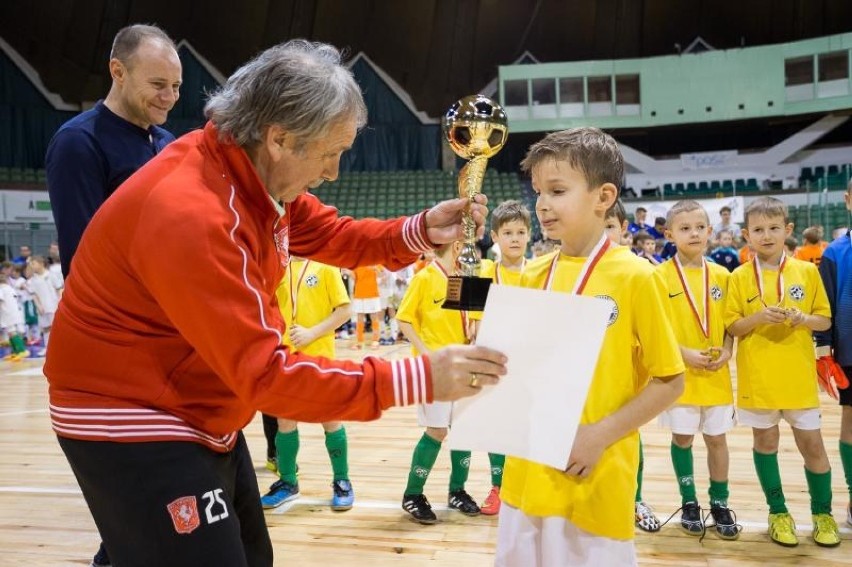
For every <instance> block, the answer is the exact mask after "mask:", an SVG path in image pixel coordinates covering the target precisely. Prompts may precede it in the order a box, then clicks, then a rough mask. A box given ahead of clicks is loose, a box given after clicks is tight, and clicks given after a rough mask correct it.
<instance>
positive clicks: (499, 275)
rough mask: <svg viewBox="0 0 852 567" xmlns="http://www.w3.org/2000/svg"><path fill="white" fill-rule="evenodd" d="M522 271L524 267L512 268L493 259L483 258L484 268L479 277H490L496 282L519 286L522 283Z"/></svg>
mask: <svg viewBox="0 0 852 567" xmlns="http://www.w3.org/2000/svg"><path fill="white" fill-rule="evenodd" d="M522 272H523V269H520V270H518V271H515V270H510V269H508V268H506V267H505V266H503V264H498V263H496V262H492V261H491V260H483V261H482V269H481V270H480V271H479V277H481V278H489V279H490V280H491V281H493V282H494V283H496V284H500V285H513V286H516V287H517V286H519V285H521V273H522Z"/></svg>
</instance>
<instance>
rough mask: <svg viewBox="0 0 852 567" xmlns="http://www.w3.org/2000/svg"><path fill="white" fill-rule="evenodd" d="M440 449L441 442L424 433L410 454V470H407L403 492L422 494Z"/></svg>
mask: <svg viewBox="0 0 852 567" xmlns="http://www.w3.org/2000/svg"><path fill="white" fill-rule="evenodd" d="M440 450H441V442H440V441H438V440H436V439H433V438H432V437H429V436H428V435H427V434H425V433H424V434H423V437H421V438H420V441H418V442H417V447H415V448H414V454H413V455H412V456H411V470H410V471H409V472H408V484H407V485H405V494H423V487H424V486H425V485H426V479H427V478H429V473H430V472H431V471H432V467H433V466H434V465H435V461H436V460H437V459H438V452H439V451H440Z"/></svg>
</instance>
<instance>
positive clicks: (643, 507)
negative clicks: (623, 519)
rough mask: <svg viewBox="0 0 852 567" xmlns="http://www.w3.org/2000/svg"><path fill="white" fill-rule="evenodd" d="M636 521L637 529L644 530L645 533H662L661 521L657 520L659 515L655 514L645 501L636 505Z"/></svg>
mask: <svg viewBox="0 0 852 567" xmlns="http://www.w3.org/2000/svg"><path fill="white" fill-rule="evenodd" d="M635 512H636V514H635V519H634V522H635V524H636V527H637V528H639V529H640V530H642V531H643V532H652V533H653V532H658V531H660V527H661V526H660V520H659V518H657V515H656V514H654V511H653V510H652V509H651V507H650V506H648V505H647V504H645V502H643V501H641V500H640V501H639V502H637V503H636V507H635Z"/></svg>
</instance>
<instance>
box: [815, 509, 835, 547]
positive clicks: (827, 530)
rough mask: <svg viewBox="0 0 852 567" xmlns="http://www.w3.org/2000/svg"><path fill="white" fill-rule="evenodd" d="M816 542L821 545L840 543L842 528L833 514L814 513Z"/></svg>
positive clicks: (833, 545) (827, 545) (831, 545)
mask: <svg viewBox="0 0 852 567" xmlns="http://www.w3.org/2000/svg"><path fill="white" fill-rule="evenodd" d="M813 521H814V533H813V538H814V543H815V544H817V545H819V546H821V547H837V546H838V545H840V529H839V528H838V527H837V522H835V521H834V518H832V517H831V514H814V515H813Z"/></svg>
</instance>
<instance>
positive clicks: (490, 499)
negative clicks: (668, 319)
mask: <svg viewBox="0 0 852 567" xmlns="http://www.w3.org/2000/svg"><path fill="white" fill-rule="evenodd" d="M501 502H502V501H501V500H500V487H499V486H492V487H491V492H489V493H488V496H486V497H485V502H483V503H482V506H481V507H480V508H479V511H480V512H482V514H483V515H485V516H496V515H497V514H499V513H500V504H501Z"/></svg>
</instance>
